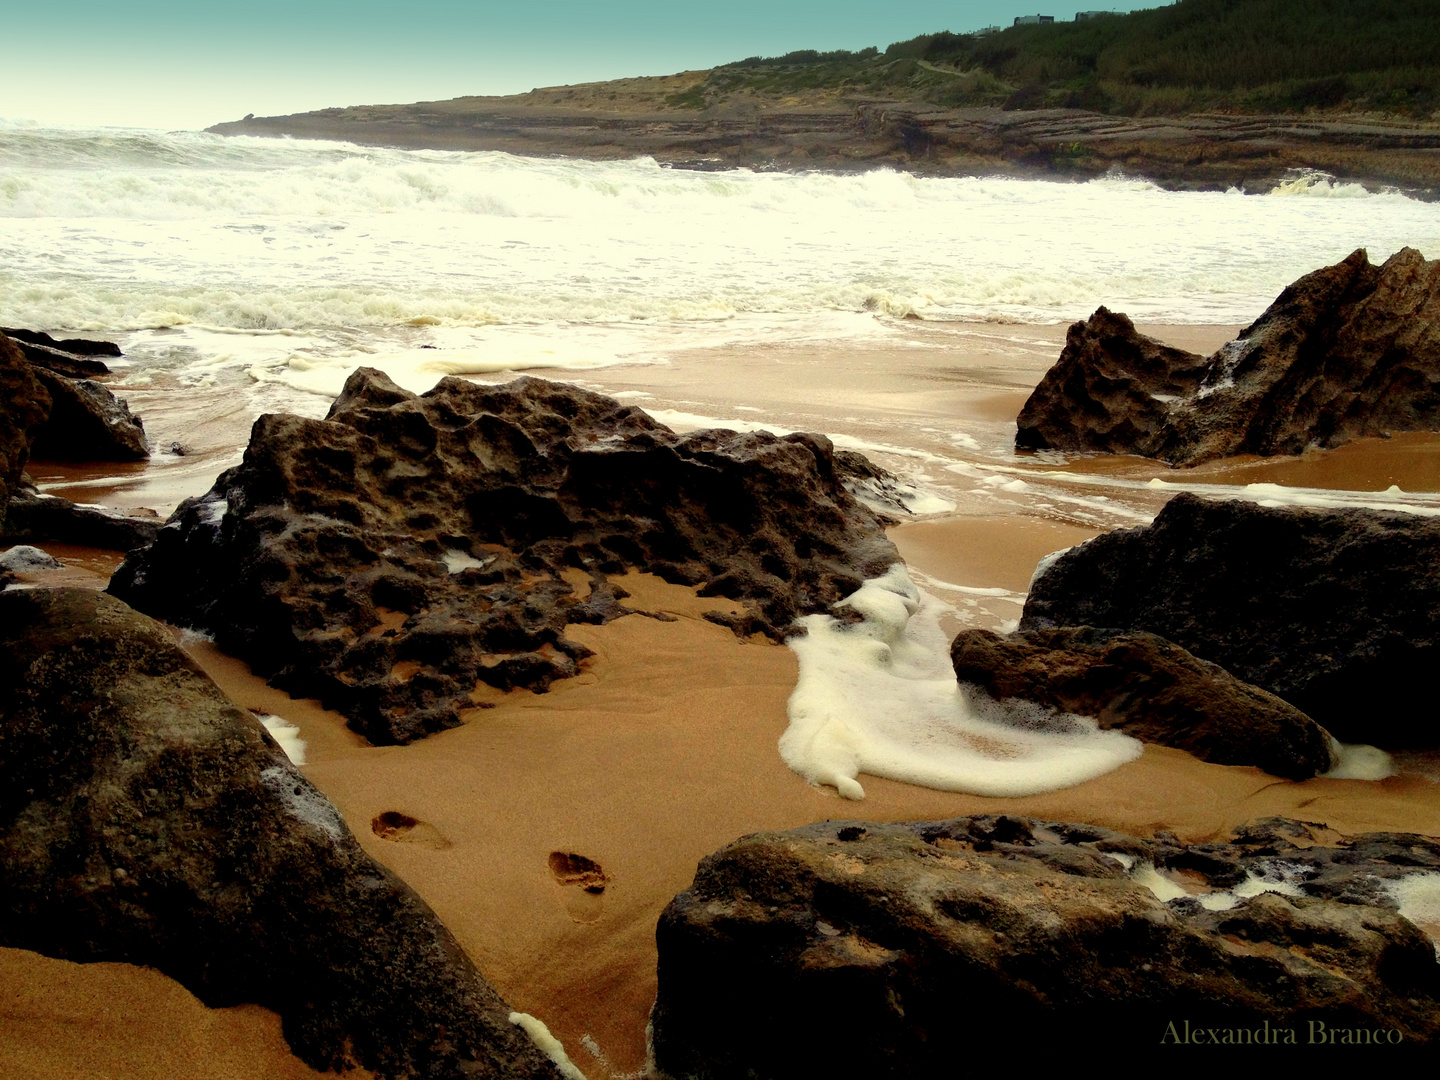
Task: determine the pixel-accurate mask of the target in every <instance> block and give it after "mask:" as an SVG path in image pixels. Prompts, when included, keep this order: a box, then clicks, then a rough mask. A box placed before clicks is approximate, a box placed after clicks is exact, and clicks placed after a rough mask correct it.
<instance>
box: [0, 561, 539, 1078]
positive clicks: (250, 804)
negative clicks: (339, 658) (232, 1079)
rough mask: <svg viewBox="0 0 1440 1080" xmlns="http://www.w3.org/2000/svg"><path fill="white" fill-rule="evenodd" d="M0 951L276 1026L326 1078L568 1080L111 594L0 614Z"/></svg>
mask: <svg viewBox="0 0 1440 1080" xmlns="http://www.w3.org/2000/svg"><path fill="white" fill-rule="evenodd" d="M0 943H3V944H4V945H7V946H12V947H17V948H23V949H30V950H33V951H36V952H41V953H45V954H46V955H49V956H56V957H61V958H65V959H70V960H79V961H89V960H107V961H124V962H127V963H131V964H139V965H145V966H150V967H154V968H157V969H159V970H160V971H162V972H164V973H165V974H167V975H169V976H170V977H171V978H174V979H176V980H177V981H179V982H181V983H183V984H184V985H185V986H186V987H187V988H188V989H189V990H190V991H191V992H192V993H194V994H195V995H196V996H197V997H199V998H200V999H201V1000H202V1001H204V1002H205V1003H207V1004H209V1005H211V1006H221V1005H233V1004H238V1003H241V1002H254V1003H257V1004H261V1005H265V1006H267V1007H268V1008H271V1009H273V1010H275V1011H276V1012H278V1013H279V1014H280V1015H281V1016H282V1018H283V1020H284V1031H285V1037H286V1039H287V1041H288V1042H289V1043H290V1045H291V1047H292V1048H293V1049H294V1051H295V1053H296V1054H297V1055H298V1056H299V1057H301V1058H302V1059H304V1060H305V1061H306V1062H308V1063H309V1064H311V1065H312V1066H314V1067H316V1068H329V1067H340V1066H343V1065H344V1064H345V1063H347V1062H353V1063H358V1064H360V1065H363V1066H365V1067H367V1068H370V1069H373V1070H374V1071H375V1072H376V1073H377V1074H379V1075H381V1076H386V1077H435V1078H439V1077H455V1078H459V1077H516V1078H519V1077H537V1078H538V1077H549V1078H558V1076H559V1074H558V1072H557V1071H556V1070H555V1069H554V1067H553V1066H552V1065H551V1063H550V1061H549V1060H548V1059H547V1058H545V1057H544V1056H543V1055H541V1054H540V1053H539V1051H537V1050H536V1048H535V1047H534V1046H533V1045H532V1044H531V1042H530V1040H529V1038H527V1037H526V1036H525V1035H524V1034H523V1033H522V1032H521V1031H520V1029H518V1028H516V1027H514V1026H513V1025H512V1024H511V1023H510V1021H509V1019H508V1016H509V1010H508V1008H507V1007H506V1005H505V1003H504V1002H503V1001H501V999H500V997H499V995H497V994H496V993H495V991H494V990H493V989H491V988H490V986H489V985H488V984H487V983H486V982H485V981H484V979H483V978H481V976H480V975H479V974H478V973H477V972H476V971H475V969H474V967H473V966H472V965H471V963H470V962H469V960H468V959H467V958H466V957H465V955H464V954H463V953H462V952H461V950H460V948H459V946H458V945H457V944H456V943H455V941H454V939H453V938H452V937H451V936H450V934H449V932H448V931H447V930H446V929H445V928H444V927H443V926H441V925H440V923H439V921H438V920H437V919H436V918H435V916H434V914H433V913H432V912H431V911H430V909H429V908H428V907H427V906H426V905H425V904H424V902H423V901H421V900H420V899H419V898H418V897H417V896H416V895H415V894H414V893H413V892H412V891H411V890H410V889H409V888H408V887H407V886H405V885H404V884H402V883H401V882H400V881H399V880H398V879H397V878H395V877H394V875H392V874H391V873H390V872H389V871H387V870H385V869H384V868H383V867H381V866H380V865H379V864H377V863H375V862H374V861H373V860H372V859H370V858H369V857H368V856H367V855H365V854H364V853H363V852H362V851H361V849H360V847H359V845H358V844H357V843H356V841H355V838H354V837H353V836H352V835H351V834H350V832H349V830H348V829H347V828H346V827H345V824H344V822H343V821H342V820H341V818H340V815H339V813H338V812H337V811H336V809H335V807H334V806H332V805H331V803H330V802H329V800H327V799H326V798H325V796H324V795H322V794H321V793H320V792H319V791H317V790H316V789H315V788H314V787H312V786H311V784H310V783H309V781H307V780H306V779H305V777H304V776H303V775H302V774H301V773H300V772H299V770H298V769H296V768H295V767H294V766H292V765H291V764H290V762H289V760H288V759H287V758H286V757H285V755H284V754H283V753H282V752H281V751H280V750H279V748H278V747H277V746H276V745H275V743H274V742H273V741H272V740H271V739H270V737H269V736H268V735H266V734H265V732H264V729H263V728H262V727H261V725H260V723H259V722H258V721H257V720H256V719H255V718H254V717H252V716H250V715H249V714H248V713H245V712H244V711H242V710H241V709H239V708H237V707H236V706H235V705H234V704H232V703H231V702H230V701H229V700H228V699H227V698H226V697H225V696H224V695H223V694H222V693H221V692H220V691H219V690H218V689H217V688H216V687H215V685H214V684H213V683H211V682H210V680H209V679H207V678H206V677H205V676H204V675H203V674H202V673H201V672H200V671H199V669H198V668H196V667H195V665H194V664H193V663H192V662H191V661H190V659H189V658H188V657H187V656H186V655H185V654H184V653H183V652H182V651H181V650H180V649H179V648H177V647H176V645H175V644H174V642H173V641H172V640H171V637H170V635H169V633H168V632H167V631H166V630H165V629H164V628H163V627H161V626H160V625H158V624H157V623H155V622H154V621H152V620H151V619H148V618H146V617H145V616H143V615H140V614H138V613H136V612H134V611H132V610H130V609H129V608H127V607H126V606H125V605H124V604H122V603H121V602H120V601H118V600H116V599H114V598H113V597H110V596H106V595H104V594H101V593H94V592H90V591H88V590H79V589H60V590H27V591H15V590H11V591H9V592H4V593H0ZM137 1019H139V1018H137Z"/></svg>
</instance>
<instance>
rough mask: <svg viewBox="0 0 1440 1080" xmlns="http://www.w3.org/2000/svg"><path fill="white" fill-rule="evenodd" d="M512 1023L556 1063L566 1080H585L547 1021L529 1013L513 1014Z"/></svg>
mask: <svg viewBox="0 0 1440 1080" xmlns="http://www.w3.org/2000/svg"><path fill="white" fill-rule="evenodd" d="M509 1019H510V1023H512V1024H514V1025H515V1026H516V1027H518V1028H520V1029H521V1030H522V1031H524V1032H525V1034H526V1035H529V1036H530V1041H531V1042H533V1043H534V1044H535V1045H536V1047H538V1048H539V1050H540V1052H541V1053H543V1054H544V1055H545V1056H546V1057H548V1058H549V1059H550V1060H551V1061H553V1062H554V1063H555V1068H556V1069H558V1070H559V1072H560V1075H561V1076H563V1077H564V1078H565V1080H585V1074H584V1073H583V1072H581V1071H580V1067H579V1066H578V1065H576V1064H575V1063H574V1062H573V1061H571V1060H570V1055H569V1054H567V1053H565V1046H564V1044H562V1043H561V1042H560V1040H559V1039H557V1038H556V1037H555V1036H554V1035H552V1034H550V1029H549V1028H548V1027H546V1026H545V1021H543V1020H541V1019H539V1018H538V1017H534V1016H531V1015H530V1014H529V1013H522V1012H512V1013H511V1014H510V1017H509Z"/></svg>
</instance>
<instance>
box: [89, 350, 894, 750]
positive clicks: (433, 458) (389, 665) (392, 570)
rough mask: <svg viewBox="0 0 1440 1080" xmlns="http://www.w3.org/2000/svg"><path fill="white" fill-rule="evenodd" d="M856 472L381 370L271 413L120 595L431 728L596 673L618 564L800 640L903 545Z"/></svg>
mask: <svg viewBox="0 0 1440 1080" xmlns="http://www.w3.org/2000/svg"><path fill="white" fill-rule="evenodd" d="M846 479H847V473H846V471H845V469H844V467H843V465H841V464H840V463H838V462H837V460H836V455H835V453H834V450H833V448H832V446H831V444H830V442H829V440H827V439H825V438H824V437H823V436H816V435H805V434H797V435H790V436H786V437H785V438H777V437H776V436H774V435H769V434H766V433H763V432H757V433H751V434H736V433H734V432H729V431H700V432H695V433H693V434H690V435H685V436H680V435H676V434H675V433H674V432H672V431H670V429H669V428H666V427H664V426H663V425H661V424H659V423H657V422H656V421H655V420H653V419H651V418H650V417H649V416H648V415H646V414H645V413H644V412H642V411H640V410H639V409H635V408H632V407H630V406H625V405H621V404H619V403H618V402H616V401H614V400H612V399H610V398H607V397H604V396H602V395H599V394H594V393H590V392H588V391H584V390H580V389H577V388H574V387H569V386H564V385H560V384H556V383H549V382H545V381H543V380H539V379H531V378H524V379H519V380H517V381H515V382H513V383H509V384H507V385H504V386H482V385H478V384H475V383H470V382H466V381H464V380H461V379H454V378H447V379H444V380H442V381H441V382H440V383H439V384H438V385H437V386H436V387H435V388H434V389H433V390H431V391H430V392H429V393H427V394H424V395H421V396H418V397H417V396H416V395H414V394H411V393H409V392H407V391H405V390H402V389H400V388H399V387H397V386H396V385H395V384H394V383H392V382H390V380H389V379H387V378H386V377H385V376H384V375H383V374H381V373H379V372H377V371H373V370H369V369H360V370H359V371H357V372H356V373H355V374H353V375H352V376H351V378H350V380H349V381H348V382H347V384H346V387H345V390H344V392H343V393H342V394H341V395H340V397H339V398H337V399H336V401H335V403H334V405H333V407H332V408H331V410H330V413H329V416H328V417H327V418H326V419H325V420H308V419H302V418H300V417H296V416H287V415H267V416H262V417H261V418H260V419H259V420H258V421H256V424H255V427H254V429H253V431H252V434H251V440H250V445H249V448H248V449H247V450H246V453H245V460H244V463H243V464H241V465H240V466H238V467H236V468H234V469H231V470H229V471H228V472H226V473H224V474H223V475H222V476H220V477H219V479H217V481H216V482H215V486H214V487H213V488H212V489H211V491H210V492H209V493H207V494H206V495H204V496H202V497H200V498H197V499H190V500H187V501H186V502H184V503H182V504H181V506H180V507H179V508H178V509H177V510H176V512H175V513H174V514H173V515H172V516H171V519H170V521H169V523H168V524H167V525H166V527H165V528H164V529H162V530H161V532H160V535H159V536H158V538H157V539H156V541H155V543H154V545H152V546H151V547H150V548H148V549H147V550H145V551H142V552H137V553H132V555H131V556H130V558H128V559H127V560H126V562H125V563H124V565H123V566H122V567H121V568H120V570H119V571H118V572H117V573H116V575H115V577H114V579H113V581H112V583H111V586H110V588H111V591H112V592H114V593H115V594H116V595H117V596H120V597H122V598H123V599H125V600H127V601H128V602H130V603H132V604H134V605H135V606H136V607H137V608H139V609H140V610H143V611H146V612H149V613H150V614H153V615H155V616H156V617H158V618H163V619H166V620H168V621H170V622H174V623H178V624H181V625H188V626H195V627H200V628H203V629H206V630H208V631H209V632H211V633H213V634H214V635H215V638H216V641H217V643H218V644H219V645H220V647H221V648H223V649H225V650H226V651H228V652H230V653H233V654H234V655H236V656H239V657H241V658H243V659H245V660H247V661H248V662H249V663H250V664H251V666H252V667H254V668H255V669H256V670H257V671H258V672H260V673H261V674H263V675H265V676H267V677H268V678H269V679H270V681H271V683H272V684H274V685H276V686H279V687H282V688H284V689H286V690H288V691H290V692H291V693H292V694H296V695H308V696H314V697H319V698H320V699H321V700H323V701H324V702H325V703H326V704H327V705H329V706H330V707H333V708H336V709H338V710H339V711H341V712H342V713H344V714H345V715H346V716H347V717H349V719H350V723H351V726H352V727H353V728H354V729H355V730H357V731H359V732H361V733H362V734H364V735H365V736H366V737H368V738H369V739H371V740H372V741H374V742H383V743H392V742H408V741H410V740H412V739H415V738H419V737H421V736H423V735H426V734H429V733H431V732H433V731H437V730H440V729H443V728H446V727H451V726H454V725H455V724H457V723H459V722H461V720H460V713H461V712H462V711H463V710H465V709H467V708H470V707H471V706H472V704H473V698H472V695H473V694H475V693H476V692H477V691H479V690H480V689H481V687H482V685H483V684H488V685H489V686H493V687H499V688H502V689H508V688H511V687H530V688H532V689H536V690H543V689H544V688H546V687H547V686H549V685H550V683H551V682H552V681H554V680H555V679H560V678H566V677H569V676H572V675H574V674H576V673H577V671H578V667H577V663H578V661H580V660H581V659H583V658H584V657H585V656H586V655H587V654H588V650H586V649H585V648H584V647H583V646H581V645H580V644H578V643H576V642H574V641H571V640H569V639H568V638H566V637H565V633H564V631H565V627H566V626H567V625H568V624H570V623H577V622H604V621H606V620H608V619H611V618H614V617H616V616H617V615H621V614H625V613H626V612H627V611H629V610H630V609H628V608H625V607H624V606H623V605H621V603H620V600H621V599H623V596H624V594H623V592H622V591H621V590H620V589H618V587H617V586H615V585H612V584H611V583H610V582H609V581H608V580H607V576H608V575H612V574H620V573H623V572H625V571H627V570H630V569H636V570H642V571H648V572H650V573H654V574H657V575H659V576H660V577H662V578H664V579H665V580H667V581H670V582H675V583H680V584H685V585H692V586H693V585H698V586H702V587H703V592H704V594H706V595H712V596H720V597H727V598H730V599H733V600H739V601H743V602H744V604H745V605H746V612H745V614H742V615H722V614H719V613H716V614H714V615H713V616H712V617H713V618H714V619H715V620H716V621H718V622H721V623H724V624H726V625H730V626H732V627H734V628H735V629H736V631H737V632H743V633H748V632H752V631H759V632H763V633H765V634H768V635H770V636H772V637H777V638H778V637H781V636H783V634H784V633H785V632H786V629H787V628H788V627H789V626H790V625H791V623H793V622H794V620H795V619H796V618H797V617H799V616H801V615H805V614H809V613H813V612H818V611H824V610H826V609H827V608H828V607H829V606H830V605H831V604H833V603H835V602H836V601H838V600H841V599H843V598H844V597H845V596H848V595H849V594H850V593H851V592H853V591H854V590H855V589H856V588H858V587H859V585H860V583H861V581H862V580H863V579H865V578H867V577H872V576H875V575H877V574H879V573H882V572H883V571H884V570H885V569H886V568H887V567H888V566H890V565H891V564H892V563H894V562H897V561H898V555H897V554H896V552H895V548H894V546H893V545H892V544H891V543H890V541H889V540H888V539H887V538H886V537H885V535H884V532H883V530H882V528H881V524H880V520H879V519H878V518H877V517H876V515H875V514H874V513H873V512H872V511H870V510H868V509H866V508H865V507H864V506H863V505H861V504H860V503H859V502H857V501H856V499H855V498H854V497H853V496H852V495H851V494H850V493H849V492H848V491H847V490H846V486H845V481H846ZM576 570H579V571H582V572H583V573H584V574H586V575H588V577H589V586H588V593H587V590H586V589H583V588H582V589H581V590H577V589H575V588H574V587H573V586H572V585H571V584H570V583H569V582H567V581H566V580H565V578H564V577H563V576H562V575H563V574H565V573H566V572H567V571H569V572H571V574H572V576H573V573H574V571H576Z"/></svg>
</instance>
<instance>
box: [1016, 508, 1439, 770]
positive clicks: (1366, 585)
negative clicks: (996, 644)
mask: <svg viewBox="0 0 1440 1080" xmlns="http://www.w3.org/2000/svg"><path fill="white" fill-rule="evenodd" d="M1057 626H1097V627H1112V628H1117V629H1125V630H1142V631H1146V632H1148V633H1151V634H1158V635H1160V636H1161V637H1164V638H1168V639H1169V640H1170V641H1173V642H1175V643H1176V644H1178V645H1180V646H1182V647H1183V648H1185V649H1188V650H1189V651H1190V652H1192V653H1194V654H1195V655H1196V656H1198V657H1200V658H1202V659H1204V660H1209V661H1211V662H1212V663H1215V664H1219V665H1220V666H1221V667H1223V668H1224V669H1225V670H1226V671H1228V672H1230V673H1231V674H1232V675H1234V676H1236V677H1237V678H1240V679H1243V680H1245V681H1246V682H1249V683H1253V684H1255V685H1256V686H1259V687H1262V688H1263V689H1266V690H1269V691H1270V692H1271V693H1273V694H1277V695H1279V696H1280V697H1282V698H1284V699H1285V700H1286V701H1288V702H1290V703H1291V704H1292V705H1294V706H1295V707H1296V708H1298V709H1300V710H1301V711H1303V712H1305V713H1307V714H1309V715H1310V716H1311V717H1313V718H1314V719H1315V721H1316V722H1318V723H1320V724H1322V725H1324V727H1325V728H1326V729H1327V730H1329V731H1330V733H1331V734H1333V735H1334V736H1335V737H1336V738H1337V739H1340V740H1341V741H1342V742H1363V743H1373V744H1375V745H1378V746H1383V747H1390V748H1400V747H1407V746H1436V745H1437V744H1440V726H1437V724H1436V719H1435V710H1434V708H1433V706H1432V704H1431V702H1432V698H1433V696H1434V695H1433V687H1432V685H1431V684H1432V682H1433V678H1432V674H1431V673H1432V672H1434V671H1436V670H1437V669H1440V519H1436V518H1433V517H1420V516H1417V515H1413V514H1406V513H1400V512H1387V511H1380V510H1359V509H1347V510H1327V509H1318V508H1309V507H1265V506H1258V505H1256V504H1254V503H1250V502H1245V501H1242V500H1238V499H1236V500H1220V499H1204V498H1200V497H1199V496H1196V495H1191V494H1188V493H1184V494H1180V495H1176V496H1175V497H1174V498H1173V499H1171V500H1170V502H1168V503H1167V504H1166V505H1165V507H1164V508H1163V509H1162V510H1161V511H1160V513H1159V515H1158V516H1157V517H1156V518H1155V520H1154V522H1153V523H1151V524H1150V525H1148V526H1145V527H1143V528H1138V529H1121V530H1117V531H1115V532H1109V533H1105V534H1103V535H1101V536H1097V537H1095V538H1094V539H1093V540H1088V541H1086V542H1085V543H1083V544H1080V545H1079V546H1077V547H1073V548H1071V549H1070V550H1068V551H1066V552H1065V553H1064V554H1062V555H1060V556H1059V557H1058V558H1057V559H1055V561H1054V562H1053V563H1051V564H1050V565H1049V566H1048V567H1047V568H1046V569H1045V570H1044V571H1043V572H1042V573H1040V574H1039V575H1038V576H1037V577H1036V579H1035V581H1034V582H1032V584H1031V586H1030V595H1029V597H1028V599H1027V600H1026V602H1025V610H1024V613H1023V615H1022V616H1021V620H1020V629H1021V630H1022V631H1031V630H1040V629H1045V628H1049V627H1057Z"/></svg>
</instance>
